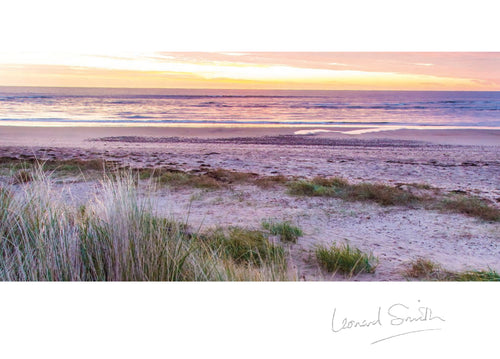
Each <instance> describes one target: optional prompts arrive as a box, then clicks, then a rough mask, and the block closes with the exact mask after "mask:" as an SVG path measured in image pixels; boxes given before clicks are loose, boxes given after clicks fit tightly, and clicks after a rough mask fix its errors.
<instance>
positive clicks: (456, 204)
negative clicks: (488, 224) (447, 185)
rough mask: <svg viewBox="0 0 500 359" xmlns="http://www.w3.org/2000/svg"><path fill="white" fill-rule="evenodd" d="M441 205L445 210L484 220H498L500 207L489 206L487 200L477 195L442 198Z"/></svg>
mask: <svg viewBox="0 0 500 359" xmlns="http://www.w3.org/2000/svg"><path fill="white" fill-rule="evenodd" d="M441 207H442V208H443V209H444V210H447V211H451V212H455V213H463V214H466V215H468V216H472V217H477V218H481V219H484V220H485V221H492V222H498V221H500V209H498V208H496V207H493V206H490V205H489V203H488V202H487V201H485V200H484V199H481V198H479V197H474V196H464V195H454V196H451V197H449V198H446V199H444V200H442V201H441Z"/></svg>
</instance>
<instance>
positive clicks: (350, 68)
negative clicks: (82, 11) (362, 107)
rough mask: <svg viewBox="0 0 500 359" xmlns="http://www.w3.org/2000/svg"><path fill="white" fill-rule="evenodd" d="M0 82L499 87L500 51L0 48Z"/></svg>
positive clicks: (322, 87) (336, 87) (246, 86)
mask: <svg viewBox="0 0 500 359" xmlns="http://www.w3.org/2000/svg"><path fill="white" fill-rule="evenodd" d="M0 86H61V87H126V88H210V89H214V88H220V89H222V88H224V89H296V90H299V89H317V90H458V91H475V90H483V91H488V90H489V91H498V90H500V53H499V52H421V53H418V52H161V51H148V52H131V51H114V52H101V53H95V52H94V53H87V54H85V53H77V52H60V51H59V52H58V51H50V52H48V51H45V52H44V51H9V52H5V51H4V52H1V51H0Z"/></svg>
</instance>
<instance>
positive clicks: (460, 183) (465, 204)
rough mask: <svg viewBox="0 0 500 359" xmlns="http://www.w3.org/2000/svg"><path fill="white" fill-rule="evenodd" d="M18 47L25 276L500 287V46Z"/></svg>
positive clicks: (11, 221) (8, 102) (8, 157)
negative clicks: (460, 49)
mask: <svg viewBox="0 0 500 359" xmlns="http://www.w3.org/2000/svg"><path fill="white" fill-rule="evenodd" d="M45 55H46V54H44V53H28V54H26V53H17V54H16V53H12V54H11V56H6V57H2V58H1V59H0V61H1V64H0V71H1V74H2V76H1V81H2V83H1V85H2V87H1V88H0V101H1V104H2V108H1V113H0V117H1V118H0V121H1V122H0V124H1V133H0V141H1V146H0V161H1V168H0V169H1V172H0V174H1V177H0V180H1V197H0V198H1V210H2V212H1V218H2V228H1V229H2V232H1V233H2V242H1V243H0V246H1V249H2V250H1V256H0V263H1V265H0V278H1V279H2V280H8V281H346V280H348V281H498V280H500V275H499V274H498V272H499V271H500V248H499V246H498V241H499V238H500V237H499V234H500V176H499V174H500V161H499V158H500V147H499V146H500V92H499V91H498V90H499V89H500V66H499V64H500V53H485V52H464V53H450V52H446V53H445V52H428V53H414V52H398V53H393V52H362V53H360V52H249V53H244V52H234V53H223V52H222V53H221V52H200V53H198V52H154V53H141V54H128V53H123V54H115V55H97V54H96V55H88V54H82V55H76V54H73V55H64V54H60V55H59V54H54V55H53V56H51V57H50V59H48V58H47V57H46V56H45Z"/></svg>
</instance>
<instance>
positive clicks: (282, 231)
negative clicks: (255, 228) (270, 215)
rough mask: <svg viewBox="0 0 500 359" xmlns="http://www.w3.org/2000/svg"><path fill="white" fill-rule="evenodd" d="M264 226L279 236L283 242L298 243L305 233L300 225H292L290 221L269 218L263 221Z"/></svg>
mask: <svg viewBox="0 0 500 359" xmlns="http://www.w3.org/2000/svg"><path fill="white" fill-rule="evenodd" d="M262 228H264V229H266V230H268V231H269V232H270V233H271V234H272V235H274V236H279V237H280V240H281V241H283V242H292V243H296V242H297V240H298V238H299V237H300V236H302V234H303V233H302V230H301V229H300V228H299V227H296V226H294V225H292V224H291V223H290V222H288V221H284V222H279V221H274V220H271V219H267V220H264V221H262Z"/></svg>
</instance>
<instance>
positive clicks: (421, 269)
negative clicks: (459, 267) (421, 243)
mask: <svg viewBox="0 0 500 359" xmlns="http://www.w3.org/2000/svg"><path fill="white" fill-rule="evenodd" d="M403 274H404V275H405V276H406V277H408V278H415V279H421V280H428V281H453V282H471V281H479V282H483V281H500V275H499V274H498V273H497V272H496V271H494V270H491V269H489V270H479V271H478V270H472V271H464V272H452V271H449V270H446V269H444V268H443V267H441V266H440V265H439V264H437V263H435V262H433V261H431V260H429V259H425V258H417V259H416V260H414V261H412V262H411V263H409V266H408V268H407V269H406V271H405V272H404V273H403Z"/></svg>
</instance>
